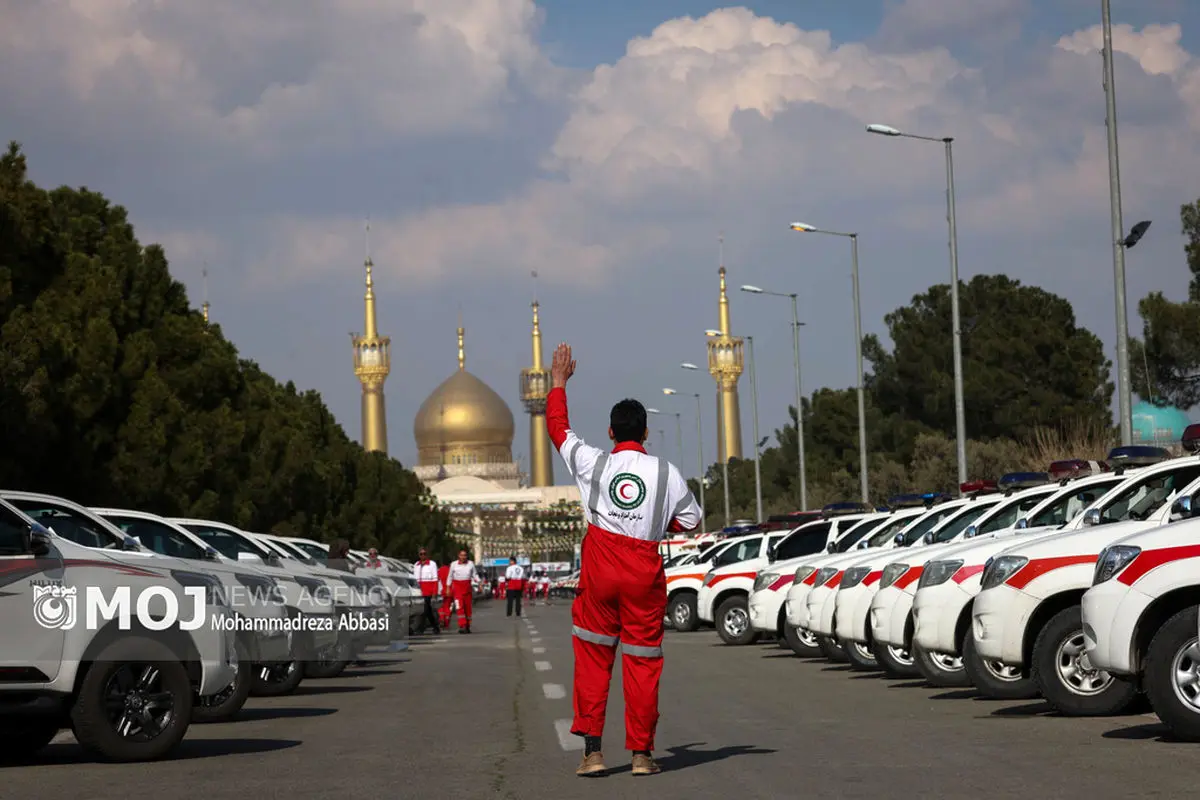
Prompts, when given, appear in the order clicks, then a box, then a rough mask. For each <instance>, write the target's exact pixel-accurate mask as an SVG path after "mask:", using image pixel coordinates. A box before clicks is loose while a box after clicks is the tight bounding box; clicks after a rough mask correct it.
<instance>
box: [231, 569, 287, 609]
mask: <svg viewBox="0 0 1200 800" xmlns="http://www.w3.org/2000/svg"><path fill="white" fill-rule="evenodd" d="M234 577H236V578H237V581H238V583H240V584H242V586H244V587H246V594H247V595H248V597H247V599H248V601H249V604H250V605H256V604H258V603H262V604H267V603H271V604H274V605H284V603H285V602H286V598H285V597H284V595H283V588H282V587H280V585H279V582H278V581H276V580H275V579H274V578H272V577H270V576H267V575H251V574H249V573H242V572H239V573H237V574H236V575H235V576H234Z"/></svg>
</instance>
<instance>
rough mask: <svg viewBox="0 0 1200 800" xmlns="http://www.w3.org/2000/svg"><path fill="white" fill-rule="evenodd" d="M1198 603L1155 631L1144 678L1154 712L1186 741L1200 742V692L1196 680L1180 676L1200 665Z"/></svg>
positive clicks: (1174, 733)
mask: <svg viewBox="0 0 1200 800" xmlns="http://www.w3.org/2000/svg"><path fill="white" fill-rule="evenodd" d="M1196 630H1197V607H1196V606H1192V607H1191V608H1185V609H1184V610H1183V611H1180V612H1179V613H1178V614H1176V615H1175V616H1173V617H1171V618H1170V619H1169V620H1167V621H1166V623H1165V624H1164V625H1163V626H1162V627H1161V628H1159V629H1158V632H1157V633H1155V634H1154V638H1153V639H1151V640H1150V647H1149V648H1148V649H1147V651H1146V661H1145V670H1144V677H1143V681H1144V683H1145V686H1146V696H1147V697H1149V698H1150V705H1151V707H1153V708H1154V713H1155V714H1157V715H1158V718H1159V719H1160V720H1162V722H1163V724H1164V725H1166V726H1167V727H1168V728H1169V729H1170V730H1171V734H1172V735H1173V736H1174V737H1175V738H1177V739H1182V740H1183V741H1185V742H1200V693H1198V692H1197V688H1200V687H1198V686H1196V685H1195V684H1187V683H1185V682H1182V681H1177V679H1176V676H1177V675H1179V674H1180V673H1181V672H1182V673H1183V674H1192V675H1194V674H1196V670H1197V668H1200V641H1198V640H1197V636H1196Z"/></svg>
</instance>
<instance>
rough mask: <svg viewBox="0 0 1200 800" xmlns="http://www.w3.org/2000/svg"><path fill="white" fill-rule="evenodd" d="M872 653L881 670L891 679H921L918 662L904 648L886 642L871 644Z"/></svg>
mask: <svg viewBox="0 0 1200 800" xmlns="http://www.w3.org/2000/svg"><path fill="white" fill-rule="evenodd" d="M871 652H872V653H874V654H875V661H876V662H877V663H878V664H879V668H880V669H882V670H883V671H884V673H885V674H886V675H887V676H888V677H889V678H919V677H921V670H920V669H918V668H917V662H916V660H915V659H914V658H913V655H912V653H911V652H909V651H908V650H905V649H904V648H903V647H896V646H895V645H894V644H886V643H884V642H871Z"/></svg>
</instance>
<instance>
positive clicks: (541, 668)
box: [533, 661, 550, 672]
mask: <svg viewBox="0 0 1200 800" xmlns="http://www.w3.org/2000/svg"><path fill="white" fill-rule="evenodd" d="M533 666H534V667H535V668H536V669H537V671H538V672H548V671H549V670H550V662H549V661H535V662H533Z"/></svg>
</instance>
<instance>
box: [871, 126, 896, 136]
mask: <svg viewBox="0 0 1200 800" xmlns="http://www.w3.org/2000/svg"><path fill="white" fill-rule="evenodd" d="M867 133H878V134H879V135H880V136H900V135H902V134H901V132H900V129H899V128H893V127H892V126H891V125H879V124H871V125H868V126H867Z"/></svg>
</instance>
